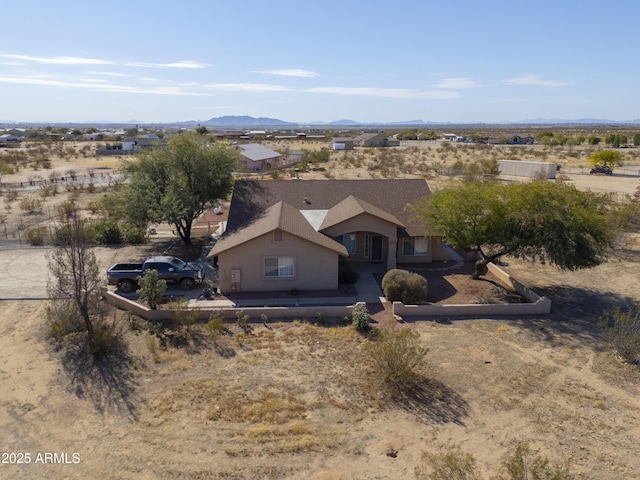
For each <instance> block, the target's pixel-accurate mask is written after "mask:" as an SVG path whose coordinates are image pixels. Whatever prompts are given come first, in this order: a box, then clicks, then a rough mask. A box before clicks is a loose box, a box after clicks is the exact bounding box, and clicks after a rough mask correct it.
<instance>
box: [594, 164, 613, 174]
mask: <svg viewBox="0 0 640 480" xmlns="http://www.w3.org/2000/svg"><path fill="white" fill-rule="evenodd" d="M589 173H590V174H591V175H593V174H594V173H602V174H604V175H613V170H611V167H609V166H608V165H603V166H597V167H593V168H592V169H591V171H590V172H589Z"/></svg>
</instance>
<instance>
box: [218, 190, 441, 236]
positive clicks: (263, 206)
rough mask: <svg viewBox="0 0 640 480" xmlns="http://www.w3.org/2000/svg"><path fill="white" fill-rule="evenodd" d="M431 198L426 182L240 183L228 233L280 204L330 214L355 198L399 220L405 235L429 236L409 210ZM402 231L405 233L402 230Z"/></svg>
mask: <svg viewBox="0 0 640 480" xmlns="http://www.w3.org/2000/svg"><path fill="white" fill-rule="evenodd" d="M429 195H431V191H430V190H429V186H428V185H427V182H426V180H421V179H391V180H381V179H376V180H237V181H236V183H235V186H234V190H233V196H232V198H231V206H230V209H229V222H228V225H227V232H233V231H236V230H238V229H240V228H244V227H246V226H248V225H250V224H251V223H252V222H255V221H256V220H258V219H259V218H261V217H262V216H264V212H265V210H267V209H268V208H269V207H271V206H272V205H274V204H276V203H278V202H279V201H280V200H282V201H284V202H285V203H288V204H289V205H291V206H293V207H294V208H295V209H298V210H329V209H331V208H332V207H334V206H335V205H337V204H338V203H340V202H342V201H343V200H345V199H347V198H348V197H350V196H353V197H355V198H357V199H359V200H362V201H364V202H366V204H368V205H370V206H371V207H375V208H377V209H379V210H381V211H383V212H387V214H390V215H391V216H393V217H394V218H395V219H397V220H399V221H400V222H401V224H402V225H404V227H405V228H406V233H405V232H404V231H403V232H401V233H403V234H405V235H411V236H414V235H428V232H427V228H426V227H425V225H424V224H423V223H422V222H421V221H420V220H418V219H416V218H415V216H414V214H413V212H412V211H411V209H410V208H408V205H409V204H412V203H415V202H417V201H419V200H421V199H423V198H425V197H428V196H429ZM401 230H404V229H402V228H401Z"/></svg>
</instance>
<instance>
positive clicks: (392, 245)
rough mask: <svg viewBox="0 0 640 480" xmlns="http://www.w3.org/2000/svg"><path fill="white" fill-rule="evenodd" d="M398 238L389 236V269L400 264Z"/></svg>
mask: <svg viewBox="0 0 640 480" xmlns="http://www.w3.org/2000/svg"><path fill="white" fill-rule="evenodd" d="M397 255H398V239H397V238H389V252H388V253H387V270H392V269H394V268H396V266H397V265H398V259H397V258H396V257H397Z"/></svg>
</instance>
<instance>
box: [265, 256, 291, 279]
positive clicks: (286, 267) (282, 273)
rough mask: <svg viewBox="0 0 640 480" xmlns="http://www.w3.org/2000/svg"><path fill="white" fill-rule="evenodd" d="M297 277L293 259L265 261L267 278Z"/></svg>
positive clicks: (270, 259)
mask: <svg viewBox="0 0 640 480" xmlns="http://www.w3.org/2000/svg"><path fill="white" fill-rule="evenodd" d="M294 275H295V268H294V259H293V257H267V258H265V259H264V276H265V277H279V278H282V277H293V276H294Z"/></svg>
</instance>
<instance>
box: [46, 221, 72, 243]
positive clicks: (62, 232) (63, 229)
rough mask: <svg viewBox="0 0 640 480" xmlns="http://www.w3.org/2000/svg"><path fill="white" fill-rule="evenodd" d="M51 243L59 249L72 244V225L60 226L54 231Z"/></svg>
mask: <svg viewBox="0 0 640 480" xmlns="http://www.w3.org/2000/svg"><path fill="white" fill-rule="evenodd" d="M51 243H53V244H54V245H55V246H57V247H59V246H62V245H69V243H71V225H69V224H66V225H59V226H57V227H56V228H55V229H54V231H53V238H52V239H51Z"/></svg>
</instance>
